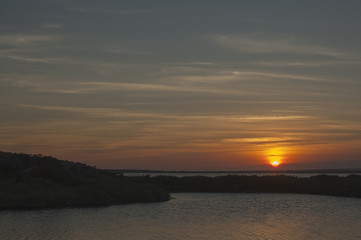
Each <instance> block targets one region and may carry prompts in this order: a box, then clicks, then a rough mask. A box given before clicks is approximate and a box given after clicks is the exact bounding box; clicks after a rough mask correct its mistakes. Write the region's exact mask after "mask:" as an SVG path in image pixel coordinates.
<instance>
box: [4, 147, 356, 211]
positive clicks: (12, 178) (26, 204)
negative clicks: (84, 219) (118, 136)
mask: <svg viewBox="0 0 361 240" xmlns="http://www.w3.org/2000/svg"><path fill="white" fill-rule="evenodd" d="M127 172H130V173H134V172H138V173H144V175H141V176H125V175H124V173H127ZM154 172H158V173H201V172H190V171H150V170H133V169H131V170H130V169H127V170H101V169H97V168H95V167H91V166H87V165H85V164H83V163H77V162H70V161H64V160H58V159H56V158H53V157H50V156H43V155H41V154H35V155H31V154H25V153H9V152H1V151H0V210H5V209H16V210H17V209H43V208H60V207H95V206H108V205H114V204H125V203H139V202H161V201H168V200H169V199H170V194H169V193H173V192H232V193H298V194H317V195H330V196H343V197H357V198H361V175H358V174H356V173H360V169H322V170H297V171H290V170H287V171H234V172H223V171H219V172H217V171H215V172H207V173H226V175H224V176H215V177H206V176H183V177H177V176H171V175H169V176H153V177H151V176H150V175H149V174H148V173H154ZM235 173H280V174H277V175H271V176H256V175H248V176H246V175H243V176H242V175H236V174H235ZM286 173H320V175H316V176H311V177H296V176H290V175H289V176H287V175H286ZM331 173H347V174H348V175H347V176H337V175H327V174H331Z"/></svg>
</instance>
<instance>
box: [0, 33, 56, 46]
mask: <svg viewBox="0 0 361 240" xmlns="http://www.w3.org/2000/svg"><path fill="white" fill-rule="evenodd" d="M58 38H59V37H58V36H54V35H47V34H5V35H0V44H6V45H15V46H16V45H27V44H37V43H43V42H49V41H54V40H57V39H58Z"/></svg>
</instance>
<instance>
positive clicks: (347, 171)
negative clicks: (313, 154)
mask: <svg viewBox="0 0 361 240" xmlns="http://www.w3.org/2000/svg"><path fill="white" fill-rule="evenodd" d="M104 170H106V171H108V172H112V173H119V174H121V173H145V174H147V173H229V174H235V173H244V174H248V173H279V174H288V173H320V174H327V173H345V174H353V173H361V168H341V169H304V170H277V169H272V170H247V171H164V170H145V169H104Z"/></svg>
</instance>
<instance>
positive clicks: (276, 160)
mask: <svg viewBox="0 0 361 240" xmlns="http://www.w3.org/2000/svg"><path fill="white" fill-rule="evenodd" d="M283 155H284V150H283V149H281V148H271V149H269V150H268V151H267V159H268V161H269V163H270V164H271V165H272V167H275V168H276V167H278V166H279V165H280V164H281V162H282V158H283Z"/></svg>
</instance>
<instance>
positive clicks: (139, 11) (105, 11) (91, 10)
mask: <svg viewBox="0 0 361 240" xmlns="http://www.w3.org/2000/svg"><path fill="white" fill-rule="evenodd" d="M70 10H71V11H74V12H80V13H102V14H115V15H133V14H144V13H149V12H154V11H155V10H154V9H134V10H116V9H95V8H81V7H80V8H71V9H70Z"/></svg>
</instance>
